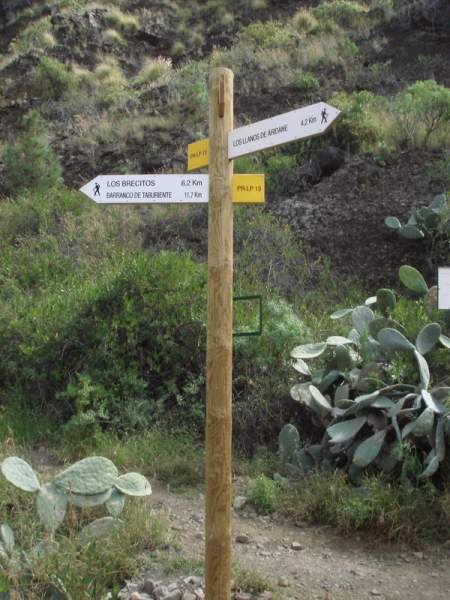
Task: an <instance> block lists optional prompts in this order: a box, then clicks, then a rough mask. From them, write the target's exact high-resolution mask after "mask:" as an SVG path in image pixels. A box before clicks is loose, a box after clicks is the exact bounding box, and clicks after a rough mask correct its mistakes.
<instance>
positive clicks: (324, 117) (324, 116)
mask: <svg viewBox="0 0 450 600" xmlns="http://www.w3.org/2000/svg"><path fill="white" fill-rule="evenodd" d="M321 115H322V121H321V122H320V124H321V125H323V124H324V123H328V113H327V109H326V108H324V109H323V111H322V112H321Z"/></svg>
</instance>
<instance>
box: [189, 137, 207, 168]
mask: <svg viewBox="0 0 450 600" xmlns="http://www.w3.org/2000/svg"><path fill="white" fill-rule="evenodd" d="M208 164H209V140H208V139H206V140H199V141H198V142H194V143H192V144H189V145H188V171H194V170H195V169H200V168H201V167H207V166H208Z"/></svg>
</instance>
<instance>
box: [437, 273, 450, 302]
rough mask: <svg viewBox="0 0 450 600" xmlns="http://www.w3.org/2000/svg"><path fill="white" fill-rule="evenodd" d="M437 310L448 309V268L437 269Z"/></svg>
mask: <svg viewBox="0 0 450 600" xmlns="http://www.w3.org/2000/svg"><path fill="white" fill-rule="evenodd" d="M438 309H439V310H449V309H450V267H438Z"/></svg>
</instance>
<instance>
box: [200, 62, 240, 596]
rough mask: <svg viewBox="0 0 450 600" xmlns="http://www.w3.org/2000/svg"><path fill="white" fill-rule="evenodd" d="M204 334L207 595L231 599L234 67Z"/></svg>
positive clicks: (216, 110) (219, 136) (214, 128)
mask: <svg viewBox="0 0 450 600" xmlns="http://www.w3.org/2000/svg"><path fill="white" fill-rule="evenodd" d="M209 111H210V115H209V144H210V149H209V151H210V159H209V182H210V183H209V185H210V192H209V218H208V340H207V380H206V559H205V579H206V599H207V600H229V599H230V582H231V423H232V418H231V382H232V343H233V334H232V326H233V324H232V320H233V315H232V305H233V204H232V189H231V186H232V178H233V163H232V161H230V160H229V159H228V133H229V132H230V131H232V129H233V73H232V71H230V70H229V69H225V68H216V69H214V70H213V72H212V76H211V89H210V106H209Z"/></svg>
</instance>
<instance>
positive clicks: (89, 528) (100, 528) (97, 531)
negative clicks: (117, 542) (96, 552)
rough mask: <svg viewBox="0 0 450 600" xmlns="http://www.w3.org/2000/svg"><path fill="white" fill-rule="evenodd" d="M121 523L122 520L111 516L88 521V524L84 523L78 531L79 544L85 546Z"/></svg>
mask: <svg viewBox="0 0 450 600" xmlns="http://www.w3.org/2000/svg"><path fill="white" fill-rule="evenodd" d="M122 524H123V521H121V520H120V519H114V518H113V517H102V518H101V519H96V520H95V521H92V523H89V525H86V527H84V528H83V529H82V530H81V531H80V538H79V539H80V544H81V545H82V546H85V545H86V544H89V542H92V541H93V540H96V539H100V538H104V537H107V536H109V535H111V534H112V533H113V532H114V530H115V529H117V528H118V527H119V526H120V525H122Z"/></svg>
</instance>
